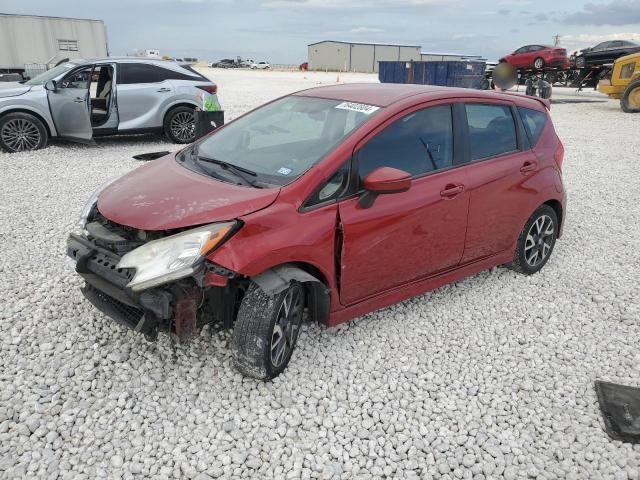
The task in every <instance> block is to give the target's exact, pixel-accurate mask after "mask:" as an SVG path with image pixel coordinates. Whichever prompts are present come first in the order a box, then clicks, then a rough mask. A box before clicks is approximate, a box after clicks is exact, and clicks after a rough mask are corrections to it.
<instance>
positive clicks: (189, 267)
mask: <svg viewBox="0 0 640 480" xmlns="http://www.w3.org/2000/svg"><path fill="white" fill-rule="evenodd" d="M237 225H238V224H237V223H236V222H225V223H214V224H211V225H207V226H204V227H199V228H194V229H193V230H187V231H185V232H182V233H178V234H176V235H171V236H169V237H165V238H161V239H159V240H153V241H151V242H148V243H145V244H144V245H142V246H140V247H138V248H136V249H135V250H132V251H131V252H129V253H127V254H125V255H124V256H123V257H122V258H121V259H120V262H119V263H118V265H117V268H135V269H136V273H135V275H134V277H133V279H132V280H131V281H130V282H129V284H128V285H127V287H129V288H131V290H133V291H134V292H139V291H141V290H146V289H148V288H151V287H155V286H157V285H161V284H163V283H167V282H172V281H174V280H178V279H180V278H184V277H188V276H190V275H192V274H193V273H195V272H196V271H197V270H198V269H199V267H200V265H201V264H202V262H203V261H204V258H205V257H206V256H207V255H208V254H209V253H210V252H211V251H212V250H213V249H214V248H215V247H217V246H219V245H220V244H221V243H222V242H223V241H225V240H226V239H227V238H228V237H229V235H230V234H231V233H232V232H233V231H234V230H235V229H236V228H235V227H237Z"/></svg>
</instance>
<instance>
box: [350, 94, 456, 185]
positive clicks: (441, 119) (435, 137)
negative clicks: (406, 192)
mask: <svg viewBox="0 0 640 480" xmlns="http://www.w3.org/2000/svg"><path fill="white" fill-rule="evenodd" d="M452 165H453V120H452V114H451V105H439V106H436V107H429V108H425V109H423V110H418V111H417V112H413V113H410V114H409V115H407V116H405V117H403V118H401V119H399V120H396V121H395V122H393V123H392V124H391V125H389V126H388V127H387V128H385V129H384V130H383V131H382V132H380V133H379V134H378V135H376V136H375V137H374V138H373V139H371V140H370V141H369V142H368V143H367V144H366V145H365V146H364V147H362V149H360V151H359V152H358V172H359V176H360V181H361V182H362V180H364V178H365V177H366V176H367V175H369V174H370V173H371V172H373V171H374V170H376V169H378V168H380V167H392V168H397V169H399V170H403V171H405V172H408V173H410V174H411V175H412V176H414V177H415V176H419V175H423V174H426V173H430V172H434V171H436V170H441V169H444V168H448V167H451V166H452Z"/></svg>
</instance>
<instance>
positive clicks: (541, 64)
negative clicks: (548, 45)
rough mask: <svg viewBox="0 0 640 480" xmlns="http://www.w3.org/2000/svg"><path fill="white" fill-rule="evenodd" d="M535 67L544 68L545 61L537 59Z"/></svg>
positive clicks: (534, 63)
mask: <svg viewBox="0 0 640 480" xmlns="http://www.w3.org/2000/svg"><path fill="white" fill-rule="evenodd" d="M533 66H534V67H536V68H538V69H540V68H542V67H544V60H542V59H541V58H536V61H535V62H533Z"/></svg>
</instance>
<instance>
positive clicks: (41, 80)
mask: <svg viewBox="0 0 640 480" xmlns="http://www.w3.org/2000/svg"><path fill="white" fill-rule="evenodd" d="M74 67H77V65H76V64H74V63H63V64H62V65H58V66H57V67H53V68H52V69H51V70H47V71H46V72H42V73H41V74H40V75H36V76H35V77H33V78H32V79H31V80H29V81H27V82H25V85H44V84H45V83H47V82H48V81H49V80H53V79H54V78H57V77H58V76H60V75H62V74H63V73H65V72H67V71H69V70H71V69H72V68H74Z"/></svg>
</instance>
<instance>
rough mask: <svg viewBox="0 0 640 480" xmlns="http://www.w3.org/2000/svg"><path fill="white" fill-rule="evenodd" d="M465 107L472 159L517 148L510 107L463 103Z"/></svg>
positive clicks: (491, 155)
mask: <svg viewBox="0 0 640 480" xmlns="http://www.w3.org/2000/svg"><path fill="white" fill-rule="evenodd" d="M465 109H466V111H467V123H468V125H469V144H470V152H471V160H472V161H473V160H479V159H481V158H489V157H494V156H496V155H502V154H504V153H509V152H513V151H515V150H517V149H518V143H517V139H516V126H515V123H514V121H513V115H512V114H511V108H510V107H508V106H504V105H485V104H468V105H465Z"/></svg>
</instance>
